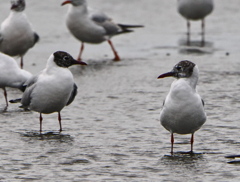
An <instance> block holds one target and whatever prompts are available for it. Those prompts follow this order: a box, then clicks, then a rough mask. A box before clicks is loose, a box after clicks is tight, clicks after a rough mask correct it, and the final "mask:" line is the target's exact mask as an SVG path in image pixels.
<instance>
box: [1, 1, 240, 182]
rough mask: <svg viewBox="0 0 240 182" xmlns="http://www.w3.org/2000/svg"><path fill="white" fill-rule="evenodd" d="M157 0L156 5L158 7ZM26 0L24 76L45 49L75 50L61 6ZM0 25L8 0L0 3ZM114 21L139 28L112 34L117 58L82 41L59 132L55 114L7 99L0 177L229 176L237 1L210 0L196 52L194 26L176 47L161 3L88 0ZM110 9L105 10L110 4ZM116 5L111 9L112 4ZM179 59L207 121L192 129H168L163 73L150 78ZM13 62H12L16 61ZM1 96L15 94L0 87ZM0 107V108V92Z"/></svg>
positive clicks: (232, 173)
mask: <svg viewBox="0 0 240 182" xmlns="http://www.w3.org/2000/svg"><path fill="white" fill-rule="evenodd" d="M160 2H161V3H160ZM60 3H61V2H60V1H57V0H55V1H52V2H49V3H48V4H46V3H43V2H40V1H29V2H27V4H28V9H27V12H26V13H27V14H28V16H29V19H30V20H31V22H32V23H33V26H34V28H35V29H36V31H37V32H38V33H39V35H40V37H41V41H40V42H39V43H38V44H37V45H36V46H35V47H34V48H33V49H31V50H30V51H29V52H28V53H27V55H26V56H25V68H26V69H27V70H29V71H30V72H32V73H33V74H36V73H38V71H40V70H41V69H43V68H44V67H45V64H46V60H47V59H48V57H49V55H50V54H51V53H52V52H54V51H56V50H64V51H67V52H69V53H71V54H72V55H74V56H77V54H78V50H79V46H80V44H79V42H78V41H76V40H75V39H74V38H73V37H72V36H71V35H70V34H69V33H68V30H67V29H66V26H65V23H64V18H65V13H66V11H67V7H61V6H60ZM0 4H1V6H0V9H1V15H0V20H1V21H2V20H3V19H4V18H5V17H6V16H7V15H8V7H9V3H8V2H1V3H0ZM89 4H90V5H91V6H92V7H98V8H99V9H102V10H104V11H106V12H107V13H108V14H109V15H111V16H112V17H113V18H114V19H115V20H116V21H119V22H122V23H137V24H144V25H145V26H146V27H145V28H143V29H138V30H136V31H135V33H131V34H128V35H122V36H118V37H115V38H113V43H114V44H115V46H116V49H117V50H118V52H119V54H120V56H121V57H122V58H123V60H122V61H121V62H112V61H111V58H112V56H113V55H112V52H111V51H110V48H109V46H108V45H107V43H103V44H101V45H86V47H85V48H86V49H85V52H84V54H83V59H84V61H86V62H87V63H88V64H89V65H88V66H87V67H85V68H81V67H77V66H75V67H72V68H71V70H72V72H73V73H74V76H75V80H76V83H77V85H78V87H79V92H78V95H77V97H76V99H75V101H74V102H73V103H72V104H71V105H70V106H68V107H66V108H64V109H63V110H62V124H63V132H62V133H61V134H59V133H58V129H59V126H58V121H57V114H56V113H54V114H51V115H43V118H44V120H43V130H44V132H43V134H42V135H40V134H39V132H38V130H39V121H38V117H39V114H38V113H35V112H25V111H22V110H21V109H20V108H18V105H16V104H15V105H14V104H13V105H10V106H9V108H8V111H7V112H1V113H0V121H1V125H0V156H1V160H0V180H1V181H239V180H240V173H239V171H240V169H239V165H237V164H236V163H232V164H230V163H228V162H231V161H237V159H231V158H225V156H228V155H235V154H240V153H239V147H240V138H239V136H240V134H239V131H240V127H239V124H238V122H239V116H240V114H239V113H238V112H239V109H240V99H239V89H240V84H239V76H240V72H239V66H240V62H239V56H240V53H239V47H240V36H239V23H238V22H239V17H240V13H239V10H238V9H239V8H238V7H239V5H240V3H239V1H238V0H231V1H230V2H227V1H224V0H218V1H216V2H215V10H214V12H213V13H212V14H211V15H210V16H209V17H208V18H207V19H206V25H207V27H206V32H207V33H206V40H207V44H206V46H205V47H204V48H201V47H198V44H199V40H200V35H199V34H198V33H199V31H200V29H199V28H200V22H194V23H193V25H192V27H193V30H192V31H193V37H192V46H191V47H188V46H186V45H185V43H184V42H185V38H186V34H185V32H186V25H185V24H186V22H185V20H184V19H183V18H182V17H180V16H179V15H178V13H177V12H176V2H175V1H169V0H161V1H158V0H152V1H151V2H150V3H149V2H148V1H143V0H133V1H131V3H129V2H128V1H127V0H122V1H121V2H119V1H117V0H111V1H108V2H106V0H98V1H94V0H91V1H89ZM114 5H115V6H114ZM116 5H117V6H116ZM183 59H189V60H191V61H193V62H195V63H196V64H197V65H198V67H199V70H200V79H199V86H198V91H199V93H200V95H201V96H202V97H203V99H204V101H205V108H206V112H207V115H208V120H207V122H206V123H205V124H204V125H203V127H202V128H201V129H200V130H199V131H197V132H196V134H195V143H194V151H195V154H194V155H190V154H187V153H184V152H187V151H189V150H190V144H189V140H190V135H175V141H176V143H175V145H174V151H175V153H174V155H173V156H170V134H169V132H168V131H166V130H165V129H164V128H163V127H162V126H161V125H160V123H159V113H160V109H161V105H162V101H163V100H164V98H165V96H166V95H167V92H168V91H169V88H170V84H171V82H172V81H173V79H171V78H166V79H162V80H158V79H157V76H158V75H160V74H161V73H164V72H166V71H169V70H171V68H172V66H173V65H174V64H176V63H177V62H178V61H180V60H183ZM17 61H19V60H18V59H17ZM8 95H9V99H13V98H18V97H20V96H21V93H20V92H19V91H17V90H14V89H8ZM0 102H1V104H0V109H1V110H2V109H3V108H4V106H5V105H4V99H3V95H0Z"/></svg>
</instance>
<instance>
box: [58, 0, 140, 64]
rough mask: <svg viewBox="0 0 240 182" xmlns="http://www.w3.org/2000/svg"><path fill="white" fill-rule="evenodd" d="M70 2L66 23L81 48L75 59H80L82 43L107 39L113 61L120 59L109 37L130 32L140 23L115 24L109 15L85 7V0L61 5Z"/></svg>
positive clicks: (97, 42) (99, 41) (71, 1)
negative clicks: (112, 54)
mask: <svg viewBox="0 0 240 182" xmlns="http://www.w3.org/2000/svg"><path fill="white" fill-rule="evenodd" d="M65 4H71V6H70V7H69V10H68V13H67V19H66V24H67V27H68V29H69V30H70V32H71V33H72V34H73V36H74V37H75V38H77V39H78V40H80V41H81V48H80V52H79V55H78V58H77V60H81V57H82V52H83V50H84V43H85V42H86V43H92V44H99V43H102V42H104V41H108V43H109V45H110V46H111V49H112V51H113V53H114V56H115V57H114V59H113V60H114V61H120V57H119V55H118V53H117V51H116V50H115V48H114V46H113V44H112V41H111V40H110V39H111V37H113V36H115V35H119V34H122V33H128V32H132V31H133V30H131V28H139V27H143V26H142V25H123V24H116V23H114V22H113V21H112V19H111V18H110V17H108V16H107V15H105V14H104V13H102V12H98V11H95V10H93V9H90V8H89V7H87V1H86V0H67V1H64V2H63V3H62V5H65Z"/></svg>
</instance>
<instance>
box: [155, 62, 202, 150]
mask: <svg viewBox="0 0 240 182" xmlns="http://www.w3.org/2000/svg"><path fill="white" fill-rule="evenodd" d="M198 72H199V71H198V67H197V65H196V64H194V63H192V62H190V61H180V62H179V63H178V64H176V65H175V66H174V67H173V70H172V71H170V72H167V73H164V74H161V75H160V76H159V77H158V78H165V77H174V78H176V80H175V81H173V83H172V85H171V88H170V91H169V93H168V95H167V97H166V99H165V101H164V103H163V108H162V110H161V113H160V122H161V124H162V126H163V127H164V128H165V129H167V130H168V131H170V133H171V144H172V145H171V154H173V144H174V136H173V134H174V133H178V134H191V135H192V137H191V151H190V153H193V141H194V133H195V131H197V130H198V129H199V128H200V127H201V126H202V125H203V124H204V123H205V121H206V118H207V116H206V113H205V111H204V102H203V100H202V99H201V97H200V95H199V94H198V93H197V91H196V85H197V82H198Z"/></svg>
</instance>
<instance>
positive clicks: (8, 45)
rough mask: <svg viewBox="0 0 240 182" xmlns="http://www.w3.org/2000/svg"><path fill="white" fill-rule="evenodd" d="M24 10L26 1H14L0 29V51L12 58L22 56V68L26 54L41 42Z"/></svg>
mask: <svg viewBox="0 0 240 182" xmlns="http://www.w3.org/2000/svg"><path fill="white" fill-rule="evenodd" d="M24 9H25V0H17V1H16V2H14V1H12V6H11V12H10V14H9V16H8V17H7V18H6V19H5V20H4V21H3V22H2V24H1V28H0V51H1V52H3V53H5V54H8V55H10V56H20V57H21V63H20V66H21V68H23V56H24V54H25V53H26V52H27V51H28V49H30V48H31V47H33V46H34V45H35V43H36V42H37V41H38V40H39V36H38V35H37V33H36V32H34V30H33V28H32V25H31V24H30V23H29V21H28V19H27V16H26V14H25V13H24Z"/></svg>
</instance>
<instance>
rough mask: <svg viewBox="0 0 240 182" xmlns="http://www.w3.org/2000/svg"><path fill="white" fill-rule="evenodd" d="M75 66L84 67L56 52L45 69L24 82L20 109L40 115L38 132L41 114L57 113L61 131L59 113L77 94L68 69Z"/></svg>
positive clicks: (82, 63)
mask: <svg viewBox="0 0 240 182" xmlns="http://www.w3.org/2000/svg"><path fill="white" fill-rule="evenodd" d="M76 64H80V65H86V63H84V62H82V61H76V60H75V59H73V57H72V56H71V55H70V54H68V53H66V52H63V51H57V52H55V53H53V54H52V55H51V56H50V57H49V59H48V61H47V65H46V68H45V69H44V70H42V71H41V72H40V73H39V74H38V75H36V76H34V77H32V78H31V79H30V80H28V81H27V82H26V86H27V87H26V90H25V91H24V93H23V96H22V99H21V104H22V106H21V107H22V108H26V109H27V108H29V109H30V110H33V111H36V112H39V113H40V116H39V121H40V132H42V120H43V118H42V113H43V114H50V113H53V112H58V121H59V125H60V130H59V131H60V132H61V131H62V125H61V115H60V112H61V110H62V109H63V108H64V107H65V106H67V105H69V104H71V103H72V101H73V100H74V98H75V96H76V94H77V85H76V84H75V83H74V79H73V75H72V73H71V71H70V70H69V69H68V67H69V66H72V65H76ZM13 102H14V101H13Z"/></svg>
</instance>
